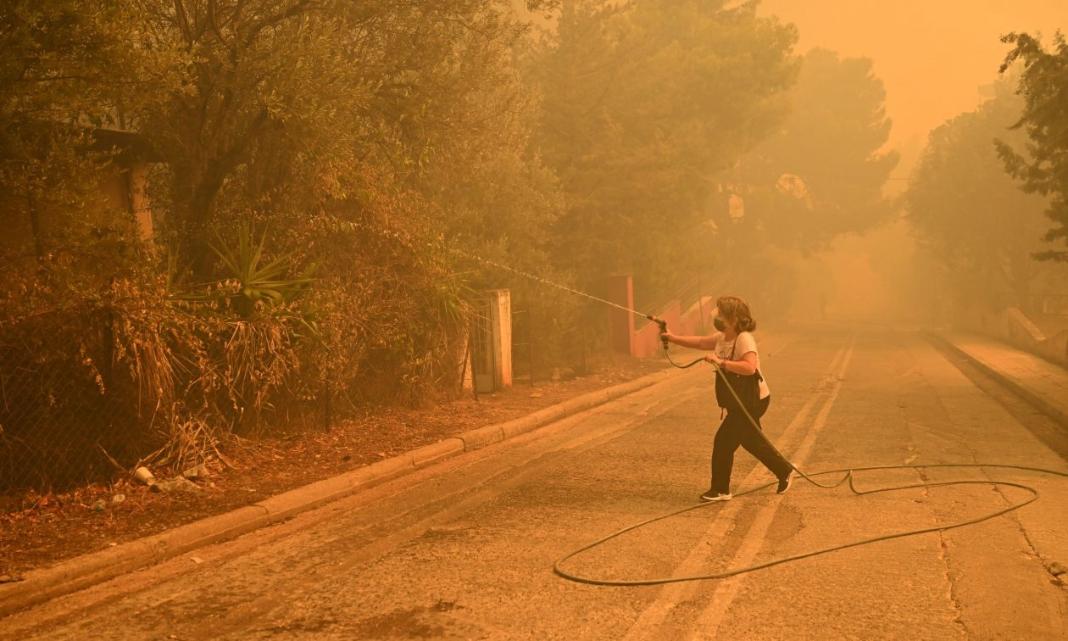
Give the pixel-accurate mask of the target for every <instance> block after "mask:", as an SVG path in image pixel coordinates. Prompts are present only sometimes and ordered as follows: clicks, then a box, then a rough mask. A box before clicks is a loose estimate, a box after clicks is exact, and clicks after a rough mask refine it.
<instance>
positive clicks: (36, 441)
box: [0, 308, 159, 493]
mask: <svg viewBox="0 0 1068 641" xmlns="http://www.w3.org/2000/svg"><path fill="white" fill-rule="evenodd" d="M75 332H76V334H77V335H75ZM113 341H114V339H113V336H112V333H111V318H110V316H109V313H108V312H107V311H104V310H99V309H95V310H94V309H85V308H77V309H67V310H59V311H51V312H47V313H42V314H36V315H34V316H31V317H27V318H23V319H20V320H19V321H17V322H12V323H7V324H3V325H0V492H4V493H6V492H10V491H12V490H17V489H23V488H39V489H43V488H60V487H69V486H72V485H75V484H79V483H84V482H86V481H90V480H96V479H100V478H103V477H106V476H109V475H111V474H112V473H114V471H115V467H116V465H119V463H118V461H124V462H129V461H131V460H136V459H137V457H138V456H140V455H142V454H144V453H146V452H148V451H151V449H152V448H153V447H156V446H158V445H159V440H158V437H155V438H154V437H153V435H152V433H151V432H150V431H149V430H147V429H145V421H146V418H145V417H142V416H138V411H137V392H136V387H135V386H134V385H133V383H132V381H131V380H130V378H129V376H128V374H126V373H124V372H122V371H116V370H115V369H113V368H112V366H111V364H112V362H113V358H112V350H113V349H114V345H113Z"/></svg>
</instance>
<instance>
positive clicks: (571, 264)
mask: <svg viewBox="0 0 1068 641" xmlns="http://www.w3.org/2000/svg"><path fill="white" fill-rule="evenodd" d="M796 38H797V34H796V32H795V30H794V29H793V27H791V26H785V25H782V24H780V23H779V22H777V21H776V20H775V19H772V18H761V17H758V16H757V15H756V4H755V3H744V4H742V5H739V6H734V7H733V8H730V7H729V3H726V2H718V1H717V2H705V1H702V2H698V1H696V0H690V1H683V2H657V1H652V0H650V1H639V2H630V3H622V4H609V3H603V2H596V1H592V0H584V1H575V2H567V3H564V5H563V8H562V11H561V15H560V18H559V22H558V31H557V33H556V34H555V36H553V37H550V38H547V39H546V41H545V42H544V43H543V45H542V46H540V47H539V48H537V49H536V50H535V51H534V52H532V54H531V56H530V60H531V63H530V74H531V76H532V77H533V78H534V79H535V81H536V82H537V84H538V86H539V87H540V90H541V92H542V95H543V110H542V115H541V119H540V123H539V126H540V130H539V134H538V141H539V145H540V151H541V154H542V156H543V157H544V159H545V161H546V162H547V164H548V165H549V166H550V167H551V168H552V169H553V170H554V172H555V173H556V175H557V176H558V177H559V180H560V185H561V188H562V191H563V195H564V198H565V205H566V209H565V211H564V213H563V215H562V216H560V218H559V219H558V220H557V222H556V224H555V225H554V226H553V230H552V233H553V247H554V252H553V254H554V256H555V257H556V258H557V260H558V261H559V262H560V263H562V264H564V265H566V266H567V267H568V268H570V269H572V270H574V271H575V272H576V273H577V274H579V275H580V278H581V280H580V283H581V284H582V285H584V286H586V287H592V286H594V285H595V284H596V283H597V281H598V280H599V279H600V278H601V277H602V276H603V275H605V274H606V273H612V272H616V271H626V272H632V273H634V274H635V276H636V279H637V281H638V284H637V285H636V289H637V290H638V292H639V293H642V292H652V291H661V290H667V289H670V288H671V287H672V286H674V285H677V284H678V283H677V281H678V280H679V279H680V278H685V276H686V274H687V273H688V272H689V273H692V271H693V270H694V269H695V268H696V267H697V266H698V265H701V264H705V265H707V264H708V262H709V256H708V255H709V252H710V250H711V249H712V247H711V246H710V241H711V237H710V231H709V228H707V227H705V226H703V225H702V224H701V223H702V222H703V221H705V220H707V219H708V218H709V215H710V212H709V206H710V202H709V201H710V198H711V197H712V195H713V194H714V192H715V181H714V178H715V176H716V174H717V173H718V172H721V171H722V170H724V169H726V168H727V167H729V166H730V165H731V164H732V163H734V162H735V161H736V160H737V158H738V157H739V155H741V154H742V153H744V152H746V151H748V150H749V149H751V148H752V146H753V145H755V144H756V143H757V142H758V141H760V140H761V139H762V138H763V137H764V136H766V135H767V134H768V133H770V132H771V131H772V129H773V128H774V126H775V125H776V124H777V123H778V122H780V120H781V119H782V117H783V116H784V115H785V112H786V103H785V100H784V97H785V92H786V90H787V89H788V88H789V87H790V86H791V85H792V83H793V82H794V80H795V77H796V72H797V62H796V59H795V58H794V57H793V56H792V53H791V49H792V47H793V45H794V42H795V40H796Z"/></svg>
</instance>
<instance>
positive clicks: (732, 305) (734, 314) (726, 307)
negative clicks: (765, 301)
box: [716, 296, 756, 332]
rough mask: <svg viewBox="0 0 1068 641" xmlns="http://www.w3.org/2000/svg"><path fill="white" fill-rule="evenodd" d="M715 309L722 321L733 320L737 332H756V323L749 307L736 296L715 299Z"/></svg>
mask: <svg viewBox="0 0 1068 641" xmlns="http://www.w3.org/2000/svg"><path fill="white" fill-rule="evenodd" d="M716 307H717V308H718V309H719V311H720V314H722V315H723V319H724V320H728V319H729V320H733V321H734V322H735V325H736V326H737V328H738V331H739V332H752V331H754V330H756V321H755V320H753V313H752V312H750V311H749V305H748V304H746V302H745V301H744V300H742V299H741V298H738V297H737V296H720V297H719V298H718V299H716Z"/></svg>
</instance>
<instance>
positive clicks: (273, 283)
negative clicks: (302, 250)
mask: <svg viewBox="0 0 1068 641" xmlns="http://www.w3.org/2000/svg"><path fill="white" fill-rule="evenodd" d="M215 239H216V242H215V243H213V244H212V245H211V249H212V251H214V252H215V255H216V256H218V257H219V260H221V261H222V263H223V265H224V266H225V267H226V269H227V271H228V272H229V274H227V279H228V280H235V281H237V283H238V289H237V291H236V292H234V293H232V294H230V295H229V299H230V302H231V304H232V305H233V307H234V309H235V310H236V311H237V313H238V314H240V315H241V316H242V317H244V318H248V317H250V316H252V314H253V313H255V311H256V304H257V303H260V302H263V303H265V304H267V305H276V304H281V303H286V302H290V301H292V300H294V299H296V298H297V297H298V296H300V295H301V294H302V293H303V292H304V291H305V290H306V289H307V288H308V286H309V285H310V284H311V283H312V282H314V281H315V278H314V277H313V276H312V274H313V272H314V266H311V267H309V268H308V269H306V270H305V271H304V273H303V274H301V275H300V276H298V277H296V278H292V277H287V276H288V275H289V274H290V273H292V271H293V270H294V265H293V254H292V253H289V254H284V255H282V256H279V257H277V258H275V259H274V260H272V261H270V262H268V263H266V264H262V265H261V264H260V263H261V261H262V259H263V247H264V245H265V244H266V241H267V231H266V230H264V232H263V234H261V235H260V238H259V241H258V242H256V241H255V239H254V238H253V232H252V230H251V228H249V227H248V226H247V225H246V226H243V227H241V228H240V229H239V230H238V232H237V244H236V246H235V245H227V244H226V243H225V242H224V241H223V239H222V237H221V236H220V235H219V234H218V232H216V234H215Z"/></svg>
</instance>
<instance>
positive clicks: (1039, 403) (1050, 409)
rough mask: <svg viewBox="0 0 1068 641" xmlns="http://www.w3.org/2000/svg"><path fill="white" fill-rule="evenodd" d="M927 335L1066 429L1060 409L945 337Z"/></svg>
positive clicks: (1067, 415)
mask: <svg viewBox="0 0 1068 641" xmlns="http://www.w3.org/2000/svg"><path fill="white" fill-rule="evenodd" d="M927 335H928V337H930V338H931V339H933V340H934V341H935V342H937V343H938V344H940V345H942V346H943V347H945V348H946V349H948V350H949V351H951V352H953V353H954V354H955V355H957V356H959V357H960V358H963V359H964V360H966V361H968V362H969V363H971V364H972V365H973V366H974V367H976V368H977V369H979V370H980V371H982V372H983V373H984V374H986V375H987V376H989V377H990V378H993V379H994V380H996V381H998V382H999V383H1001V384H1002V385H1004V386H1005V387H1007V388H1009V389H1010V390H1012V391H1013V392H1015V393H1016V394H1017V395H1018V396H1020V397H1021V398H1023V399H1024V400H1025V401H1027V402H1028V403H1030V404H1031V405H1032V406H1034V408H1035V409H1037V410H1038V411H1040V412H1042V413H1043V414H1045V415H1046V416H1049V417H1050V418H1051V419H1053V420H1055V421H1057V422H1058V423H1060V424H1061V425H1063V426H1065V427H1068V412H1065V411H1064V410H1062V409H1061V408H1059V407H1057V406H1056V405H1054V404H1052V403H1050V402H1049V401H1047V400H1046V399H1045V398H1043V397H1042V396H1041V395H1040V394H1036V393H1035V392H1032V391H1031V390H1029V389H1027V388H1026V387H1024V386H1023V385H1020V384H1019V383H1017V382H1016V381H1015V380H1013V379H1012V378H1010V377H1008V376H1006V375H1004V374H1002V373H1001V372H999V371H998V370H996V369H994V368H993V367H990V366H989V365H987V364H986V363H984V362H983V361H981V360H979V359H978V358H976V357H974V356H972V355H971V354H969V353H968V352H966V351H964V350H963V349H961V348H960V347H957V345H956V344H955V343H954V342H953V341H951V340H949V339H948V338H946V337H945V336H942V335H941V334H935V333H932V332H928V333H927Z"/></svg>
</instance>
